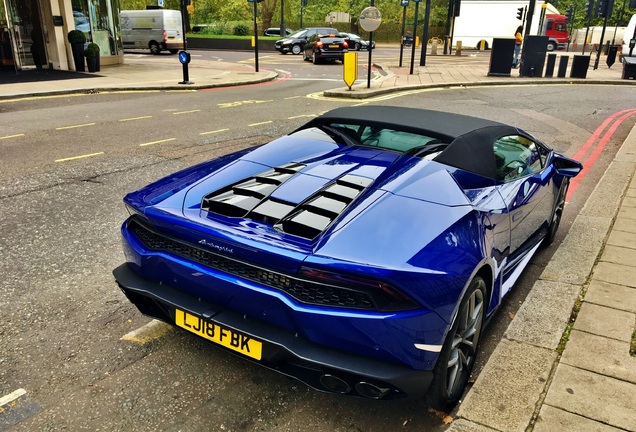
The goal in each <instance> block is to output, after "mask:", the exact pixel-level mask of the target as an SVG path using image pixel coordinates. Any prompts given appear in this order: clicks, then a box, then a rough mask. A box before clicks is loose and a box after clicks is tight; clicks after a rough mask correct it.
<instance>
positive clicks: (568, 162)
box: [553, 153, 583, 177]
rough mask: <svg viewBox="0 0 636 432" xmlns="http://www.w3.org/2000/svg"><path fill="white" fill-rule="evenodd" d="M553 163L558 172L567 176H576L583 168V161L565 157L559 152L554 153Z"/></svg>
mask: <svg viewBox="0 0 636 432" xmlns="http://www.w3.org/2000/svg"><path fill="white" fill-rule="evenodd" d="M553 164H554V167H555V168H556V171H557V173H559V174H560V175H562V176H565V177H576V176H577V175H578V174H579V173H580V172H581V170H582V169H583V165H582V164H581V162H578V161H575V160H574V159H570V158H568V157H565V156H563V155H562V154H559V153H555V154H554V159H553Z"/></svg>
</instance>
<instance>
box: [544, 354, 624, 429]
mask: <svg viewBox="0 0 636 432" xmlns="http://www.w3.org/2000/svg"><path fill="white" fill-rule="evenodd" d="M635 394H636V385H635V384H632V383H628V382H625V381H621V380H618V379H616V378H611V377H607V376H604V375H600V374H597V373H593V372H589V371H586V370H583V369H578V368H575V367H572V366H569V365H566V364H559V366H558V367H557V370H556V373H555V374H554V378H553V380H552V383H551V384H550V390H549V391H548V394H547V396H546V399H545V404H546V405H550V406H552V407H555V408H560V409H562V410H565V411H568V412H570V413H573V414H578V415H580V416H582V417H586V418H588V419H594V420H596V421H598V422H600V423H604V424H607V425H610V426H614V427H617V428H622V429H624V430H627V431H634V432H636V409H635V406H636V404H635V403H634V395H635ZM552 430H558V429H557V428H554V429H552Z"/></svg>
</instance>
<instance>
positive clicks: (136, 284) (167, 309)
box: [113, 264, 433, 399]
mask: <svg viewBox="0 0 636 432" xmlns="http://www.w3.org/2000/svg"><path fill="white" fill-rule="evenodd" d="M113 275H114V276H115V279H116V280H117V283H118V284H119V286H120V288H121V289H122V291H123V292H124V294H126V296H127V297H128V299H129V300H130V301H131V302H132V303H133V304H134V305H135V306H136V307H137V308H138V309H139V310H140V312H141V313H143V314H144V315H148V316H150V317H153V318H156V319H159V320H161V321H165V322H166V323H168V324H171V325H175V308H177V307H178V308H179V309H182V310H185V311H187V312H189V313H190V314H193V315H196V316H198V317H200V318H202V319H204V320H205V321H208V322H212V323H214V324H216V325H220V326H222V327H224V328H227V329H230V330H232V331H236V332H239V333H243V334H245V335H247V336H249V337H250V338H253V339H256V340H259V341H261V342H262V343H263V353H262V358H261V360H259V361H256V360H252V359H250V358H247V357H244V356H242V355H239V356H240V357H242V358H245V359H246V360H250V361H254V362H256V363H258V364H260V365H262V366H265V367H267V368H270V369H272V370H275V371H277V372H280V373H282V374H284V375H287V376H290V377H293V378H296V379H298V380H299V381H301V382H304V383H305V384H307V385H308V386H310V387H312V388H314V389H316V390H320V391H324V392H331V393H340V394H346V395H351V396H358V397H368V398H373V399H380V398H382V399H398V398H403V397H421V396H424V395H425V394H426V391H427V390H428V387H429V385H430V383H431V380H432V377H433V375H432V372H431V371H428V370H427V371H420V370H414V369H410V368H408V367H404V366H399V365H394V364H389V363H385V362H381V361H378V360H375V359H369V358H366V357H363V356H357V355H353V354H350V353H344V352H340V351H337V350H334V349H332V348H328V347H324V346H321V345H318V344H315V343H311V342H309V341H307V340H305V339H303V338H302V337H299V336H298V335H295V334H293V333H292V332H289V331H286V330H283V329H280V328H276V327H274V326H271V325H269V324H266V323H263V322H260V321H257V320H254V319H251V318H249V317H245V316H243V315H240V314H237V313H235V312H232V311H229V310H226V309H223V308H222V307H220V306H218V305H215V304H212V303H210V302H206V301H204V300H201V299H198V298H196V297H194V296H191V295H189V294H186V293H184V292H181V291H179V290H177V289H175V288H173V287H170V286H168V285H166V284H161V283H158V282H154V281H150V280H147V279H145V278H143V277H141V276H139V275H138V274H137V273H135V272H134V271H133V270H132V269H131V268H130V267H129V266H128V265H127V264H122V265H120V266H119V267H117V268H116V269H115V270H113ZM215 346H219V345H216V344H215ZM219 348H222V349H225V348H223V347H221V346H219ZM230 352H232V351H230ZM237 355H238V354H237Z"/></svg>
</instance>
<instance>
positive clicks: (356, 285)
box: [113, 106, 581, 409]
mask: <svg viewBox="0 0 636 432" xmlns="http://www.w3.org/2000/svg"><path fill="white" fill-rule="evenodd" d="M580 170H581V164H580V163H579V162H576V161H574V160H571V159H568V158H566V157H564V156H562V155H560V154H558V153H555V152H554V151H553V150H551V149H550V148H549V147H547V146H546V145H545V144H543V143H542V142H541V141H539V140H537V139H536V138H534V137H532V136H531V135H529V134H527V133H525V132H523V131H522V130H519V129H517V128H515V127H512V126H507V125H504V124H501V123H497V122H493V121H490V120H483V119H479V118H474V117H468V116H461V115H456V114H449V113H444V112H437V111H428V110H420V109H409V108H398V107H380V106H361V107H355V108H338V109H335V110H333V111H330V112H328V113H326V114H324V115H321V116H319V117H317V118H315V119H313V120H311V121H310V122H308V123H307V124H305V125H304V126H302V127H301V128H299V129H297V130H295V131H294V132H292V133H290V134H289V135H286V136H283V137H281V138H278V139H276V140H274V141H271V142H270V143H267V144H265V145H262V146H259V147H255V148H251V149H248V150H244V151H241V152H238V153H234V154H230V155H227V156H224V157H221V158H219V159H216V160H211V161H208V162H205V163H202V164H199V165H196V166H193V167H191V168H188V169H185V170H183V171H181V172H178V173H176V174H173V175H171V176H169V177H166V178H164V179H161V180H159V181H157V182H155V183H153V184H151V185H149V186H146V187H144V188H143V189H141V190H139V191H136V192H132V193H130V194H128V195H127V196H126V197H125V198H124V202H125V204H126V206H127V208H128V210H129V212H130V217H129V218H128V219H127V220H126V221H125V222H124V224H123V226H122V230H121V231H122V235H123V244H124V252H125V257H126V263H124V264H122V265H121V266H119V267H118V268H116V269H115V270H114V272H113V273H114V275H115V279H116V280H117V282H118V284H119V286H120V287H121V289H122V290H123V292H124V293H125V294H126V296H127V297H128V299H129V300H130V301H131V302H132V303H134V304H135V306H137V308H138V309H139V310H140V311H141V312H142V313H143V314H146V315H148V316H151V317H154V318H157V319H160V320H162V321H165V322H167V323H170V324H172V325H175V326H177V327H180V328H182V329H184V330H186V331H188V332H191V333H194V334H196V335H198V336H199V337H202V338H205V339H207V340H209V341H210V342H212V343H213V344H216V345H217V346H221V347H224V348H225V349H227V350H230V351H231V352H234V353H237V354H239V355H240V356H242V357H244V358H246V359H250V360H252V361H254V362H257V363H259V364H261V365H263V366H266V367H268V368H271V369H273V370H276V371H278V372H280V373H283V374H285V375H288V376H291V377H295V378H297V379H299V380H300V381H302V382H304V383H306V384H308V385H309V386H311V387H313V388H316V389H318V390H322V391H328V392H334V393H340V394H347V395H354V396H361V397H367V398H372V399H395V398H401V397H406V396H408V397H418V398H425V399H426V400H427V402H428V404H429V405H430V406H432V407H434V408H437V409H447V408H449V407H451V406H452V405H453V404H455V403H456V402H457V401H458V400H459V398H460V397H461V395H462V392H463V390H464V387H465V385H466V382H467V381H468V377H469V374H470V370H471V368H472V366H473V364H474V363H475V354H476V351H477V345H478V342H479V339H480V335H481V331H482V327H483V324H484V321H485V320H486V319H487V318H488V317H490V316H491V315H492V314H493V313H494V312H495V310H496V309H497V307H498V305H499V304H500V303H501V300H502V298H503V297H504V296H505V295H506V293H507V292H508V291H509V290H510V288H511V287H512V285H513V284H514V282H515V280H516V279H517V278H518V277H519V275H520V273H521V271H522V270H523V269H524V267H525V266H526V265H527V264H528V262H529V260H530V258H531V257H532V255H533V254H534V253H535V252H536V251H537V249H538V248H539V247H540V245H542V244H544V245H545V244H549V243H551V242H552V241H553V240H554V238H555V234H556V231H557V228H558V226H559V221H560V219H561V214H562V212H563V209H564V205H565V196H566V191H567V188H568V184H569V179H570V178H571V177H574V176H576V175H577V174H578V173H579V172H580Z"/></svg>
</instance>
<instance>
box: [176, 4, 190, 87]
mask: <svg viewBox="0 0 636 432" xmlns="http://www.w3.org/2000/svg"><path fill="white" fill-rule="evenodd" d="M180 3H181V33H182V34H183V52H184V53H185V56H186V57H187V59H188V60H187V61H182V62H181V65H182V69H183V81H181V82H180V83H179V84H193V83H191V82H190V73H189V72H188V64H189V63H190V54H188V42H187V39H186V20H185V19H186V15H187V14H188V9H187V8H186V2H185V0H181V2H180Z"/></svg>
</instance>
